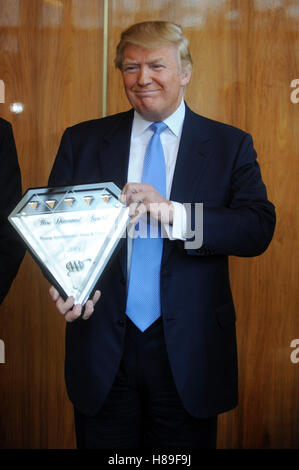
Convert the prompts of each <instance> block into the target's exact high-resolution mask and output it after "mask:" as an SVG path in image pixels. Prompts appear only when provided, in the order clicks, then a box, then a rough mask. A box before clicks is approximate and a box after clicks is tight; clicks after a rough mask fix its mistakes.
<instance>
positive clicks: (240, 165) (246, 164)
mask: <svg viewBox="0 0 299 470" xmlns="http://www.w3.org/2000/svg"><path fill="white" fill-rule="evenodd" d="M256 158H257V155H256V152H255V150H254V147H253V141H252V138H251V136H250V135H249V134H245V136H244V138H243V139H242V141H241V144H240V147H239V150H238V152H237V155H236V157H235V160H234V165H233V168H232V173H231V181H230V197H229V201H228V203H227V205H223V206H221V205H220V206H218V205H213V204H205V203H204V204H203V220H202V224H203V226H202V229H203V230H202V245H201V247H199V248H196V249H192V248H191V249H187V253H188V254H189V255H193V256H210V255H235V256H257V255H260V254H261V253H263V252H264V251H265V250H266V248H267V247H268V245H269V243H270V241H271V239H272V237H273V233H274V228H275V222H276V218H275V208H274V206H273V204H272V203H271V202H270V201H268V198H267V192H266V187H265V185H264V183H263V181H262V177H261V172H260V167H259V164H258V162H257V160H256ZM199 202H200V201H199ZM195 214H196V212H195V205H194V204H193V205H192V207H191V211H190V216H189V220H188V227H189V228H192V227H193V228H195V227H196V223H197V221H196V216H195ZM194 232H195V230H193V233H194ZM189 234H190V235H191V231H190V232H189ZM191 239H192V238H191Z"/></svg>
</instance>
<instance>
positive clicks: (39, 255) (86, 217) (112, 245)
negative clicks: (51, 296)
mask: <svg viewBox="0 0 299 470" xmlns="http://www.w3.org/2000/svg"><path fill="white" fill-rule="evenodd" d="M120 193H121V191H120V189H119V188H118V187H117V186H116V185H115V184H114V183H96V184H83V185H76V186H64V187H55V188H33V189H28V191H27V192H26V193H25V195H24V196H23V198H22V199H21V201H20V202H19V204H18V205H17V206H16V207H15V209H14V210H13V211H12V212H11V214H10V215H9V217H8V220H9V221H10V223H11V224H12V225H13V227H14V228H15V229H16V230H17V232H18V233H19V234H20V235H21V237H22V238H23V240H24V242H25V244H26V245H27V248H28V250H29V251H30V253H31V254H32V255H33V257H34V258H35V260H36V261H37V262H38V264H39V265H40V267H41V269H42V270H43V271H44V273H45V275H46V276H47V277H48V280H49V281H50V282H51V283H52V284H53V285H54V286H55V287H56V289H57V290H58V291H59V293H60V295H61V296H62V297H63V298H64V299H66V298H67V297H69V296H71V295H72V296H73V297H74V298H75V304H78V303H79V304H82V305H84V304H85V302H86V301H87V300H88V299H89V298H90V296H91V294H92V291H93V289H94V287H95V284H96V282H97V281H98V279H99V277H100V276H101V274H102V272H103V270H104V268H105V266H106V265H107V263H108V261H109V259H110V257H111V255H112V254H113V252H114V251H115V249H116V247H117V245H118V244H119V242H120V239H121V238H122V237H124V236H125V232H126V228H127V225H128V223H129V208H128V207H127V206H126V205H124V204H123V203H121V202H120V201H119V199H118V197H119V195H120Z"/></svg>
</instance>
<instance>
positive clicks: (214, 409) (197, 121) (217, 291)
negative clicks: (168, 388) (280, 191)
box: [49, 107, 275, 417]
mask: <svg viewBox="0 0 299 470" xmlns="http://www.w3.org/2000/svg"><path fill="white" fill-rule="evenodd" d="M132 119H133V112H132V111H129V112H125V113H121V114H118V115H115V116H109V117H106V118H104V119H100V120H94V121H89V122H84V123H81V124H78V125H76V126H74V127H72V128H69V129H67V130H66V132H65V134H64V136H63V138H62V141H61V145H60V148H59V151H58V155H57V158H56V161H55V163H54V166H53V169H52V172H51V176H50V179H49V184H50V185H53V186H56V185H65V184H80V183H92V182H95V181H114V182H115V183H116V184H117V185H118V186H119V187H121V188H122V187H123V186H124V185H125V183H126V177H127V168H128V156H129V147H130V132H131V126H132ZM170 199H171V200H173V201H178V202H188V203H196V202H203V203H204V211H203V245H202V246H201V247H200V248H197V249H188V250H186V249H185V246H184V243H183V242H182V241H170V240H168V239H165V240H164V249H163V258H162V265H161V305H162V318H163V325H164V332H165V340H166V346H167V351H168V355H169V360H170V365H171V369H172V372H173V376H174V380H175V383H176V386H177V389H178V392H179V394H180V396H181V399H182V401H183V404H184V406H185V408H186V410H187V411H188V412H189V413H190V414H192V415H194V416H197V417H208V416H213V415H216V414H218V413H221V412H224V411H226V410H229V409H231V408H233V407H235V406H236V405H237V401H238V391H237V388H238V386H237V382H238V381H237V351H236V335H235V310H234V305H233V299H232V294H231V289H230V282H229V271H228V255H237V256H256V255H259V254H261V253H262V252H263V251H264V250H265V249H266V248H267V246H268V244H269V243H270V240H271V238H272V235H273V231H274V226H275V212H274V207H273V205H272V204H271V203H270V202H269V201H268V200H267V195H266V189H265V186H264V184H263V182H262V179H261V175H260V169H259V165H258V163H257V162H256V153H255V150H254V148H253V143H252V139H251V137H250V135H248V134H246V133H244V132H243V131H241V130H239V129H236V128H234V127H231V126H228V125H225V124H221V123H218V122H215V121H212V120H209V119H206V118H204V117H202V116H199V115H197V114H195V113H193V112H192V111H191V110H190V109H189V108H188V107H187V109H186V116H185V121H184V126H183V132H182V137H181V143H180V148H179V152H178V157H177V163H176V168H175V173H174V178H173V184H172V191H171V197H170ZM193 209H194V208H193ZM192 216H193V211H191V217H192ZM98 287H99V288H100V289H101V291H102V297H101V299H100V300H99V302H98V303H97V304H96V307H95V312H94V313H93V315H92V317H91V318H90V319H89V320H88V321H83V320H78V321H75V322H74V323H70V324H67V331H66V382H67V388H68V392H69V396H70V399H71V400H72V401H73V403H74V404H75V406H76V407H77V408H78V409H79V410H81V411H82V412H84V413H86V414H93V413H96V412H97V411H98V410H99V409H100V407H101V404H102V403H103V400H104V399H105V397H106V395H107V393H108V392H109V389H110V387H111V384H112V382H113V379H114V377H115V375H116V372H117V370H118V367H119V364H120V360H121V356H122V349H123V342H124V334H125V323H126V321H125V318H126V317H125V308H126V243H124V244H123V246H122V248H121V250H120V251H119V253H118V254H117V255H116V256H115V258H114V259H113V261H112V262H111V263H110V264H109V265H108V267H107V269H106V270H105V273H104V275H103V276H102V277H101V279H100V281H99V283H98ZM144 366H145V367H146V364H145V365H144Z"/></svg>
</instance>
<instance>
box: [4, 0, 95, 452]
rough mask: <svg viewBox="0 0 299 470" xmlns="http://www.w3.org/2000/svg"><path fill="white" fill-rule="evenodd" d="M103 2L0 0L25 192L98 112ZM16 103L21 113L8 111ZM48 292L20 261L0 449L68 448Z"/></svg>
mask: <svg viewBox="0 0 299 470" xmlns="http://www.w3.org/2000/svg"><path fill="white" fill-rule="evenodd" d="M102 10H103V4H102V1H99V0H84V2H82V1H81V0H44V1H43V0H2V1H1V10H0V78H1V79H2V80H4V82H5V95H6V96H5V103H4V104H0V115H1V117H3V118H6V119H8V120H9V121H11V122H12V124H13V128H14V134H15V140H16V145H17V149H18V155H19V162H20V166H21V171H22V180H23V190H26V189H27V188H28V187H34V186H43V185H46V184H47V180H48V176H49V172H50V169H51V167H52V163H53V160H54V157H55V155H56V152H57V148H58V145H59V142H60V139H61V136H62V132H63V131H64V129H65V128H66V127H67V126H69V125H72V124H74V123H76V122H79V121H83V120H86V119H92V118H96V117H99V116H100V115H101V110H102V85H101V83H102V23H103V11H102ZM13 102H21V103H23V105H24V112H23V113H21V114H18V115H16V114H13V113H12V112H11V111H10V105H11V103H13ZM48 288H49V285H48V283H47V282H46V281H45V280H44V279H43V276H42V275H41V272H40V270H39V269H38V267H37V266H36V265H35V264H34V262H33V261H32V259H31V258H30V257H29V256H28V255H26V257H25V260H24V262H23V263H22V266H21V269H20V271H19V273H18V276H17V278H16V280H15V282H14V285H13V286H12V288H11V290H10V292H9V295H8V296H7V298H6V299H5V301H4V303H3V304H2V306H1V307H0V309H1V311H0V338H1V339H3V341H4V343H5V353H6V363H5V364H0V447H1V448H47V447H50V448H70V447H73V446H74V445H75V441H74V428H73V416H72V407H71V405H70V403H69V401H68V399H67V396H66V391H65V385H64V328H65V326H64V321H63V319H62V318H61V317H60V316H59V314H58V313H57V312H56V310H55V308H54V306H53V305H52V302H51V301H50V300H49V295H48Z"/></svg>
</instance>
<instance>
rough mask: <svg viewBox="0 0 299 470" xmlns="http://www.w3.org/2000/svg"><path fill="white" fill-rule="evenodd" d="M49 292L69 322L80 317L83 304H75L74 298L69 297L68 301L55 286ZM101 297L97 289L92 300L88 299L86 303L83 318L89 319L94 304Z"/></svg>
mask: <svg viewBox="0 0 299 470" xmlns="http://www.w3.org/2000/svg"><path fill="white" fill-rule="evenodd" d="M49 294H50V296H51V298H52V300H53V301H54V302H55V303H56V308H57V310H58V311H59V312H60V313H61V314H62V315H64V318H65V320H66V321H68V322H72V321H74V320H76V319H77V318H79V317H80V315H81V313H82V305H80V304H77V305H74V298H73V297H68V298H67V299H66V301H64V300H63V298H62V297H60V295H59V293H58V291H57V290H56V289H55V287H53V286H51V288H50V290H49ZM100 297H101V292H100V291H99V290H96V291H95V293H94V296H93V298H92V299H91V300H88V301H87V302H86V304H85V309H84V314H83V316H82V318H83V320H87V319H88V318H89V317H90V316H91V315H92V313H93V310H94V306H95V304H96V303H97V301H98V300H99V298H100Z"/></svg>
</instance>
